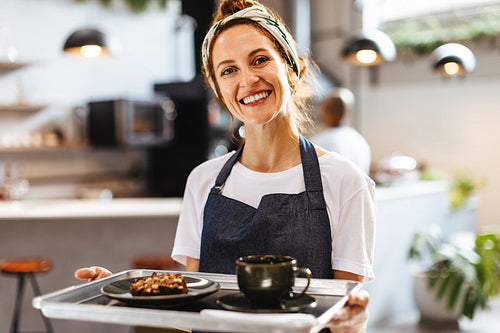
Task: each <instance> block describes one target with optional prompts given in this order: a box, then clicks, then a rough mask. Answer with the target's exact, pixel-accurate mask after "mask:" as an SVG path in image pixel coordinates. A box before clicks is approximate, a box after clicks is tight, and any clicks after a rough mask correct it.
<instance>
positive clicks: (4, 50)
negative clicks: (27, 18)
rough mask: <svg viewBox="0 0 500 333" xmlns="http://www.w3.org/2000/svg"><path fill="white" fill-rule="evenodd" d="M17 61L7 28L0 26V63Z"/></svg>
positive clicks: (15, 51)
mask: <svg viewBox="0 0 500 333" xmlns="http://www.w3.org/2000/svg"><path fill="white" fill-rule="evenodd" d="M16 60H17V48H16V46H15V45H14V43H13V42H12V39H11V36H10V31H9V27H8V26H7V25H2V26H0V61H5V62H15V61H16Z"/></svg>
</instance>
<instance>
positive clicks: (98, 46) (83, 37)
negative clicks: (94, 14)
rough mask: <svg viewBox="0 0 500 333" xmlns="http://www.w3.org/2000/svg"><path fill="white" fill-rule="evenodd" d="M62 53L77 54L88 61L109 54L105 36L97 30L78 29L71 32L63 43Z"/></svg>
mask: <svg viewBox="0 0 500 333" xmlns="http://www.w3.org/2000/svg"><path fill="white" fill-rule="evenodd" d="M64 52H68V53H73V54H78V55H80V56H83V57H85V58H89V59H91V58H97V57H99V56H103V55H109V53H110V52H109V49H108V46H107V43H106V36H105V35H104V33H102V32H101V31H99V30H97V29H80V30H77V31H75V32H73V33H72V34H71V35H70V36H69V37H68V38H67V39H66V42H65V43H64Z"/></svg>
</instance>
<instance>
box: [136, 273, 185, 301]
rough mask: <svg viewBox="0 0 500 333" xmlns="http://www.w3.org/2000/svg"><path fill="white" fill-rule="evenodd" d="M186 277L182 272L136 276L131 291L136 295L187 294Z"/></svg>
mask: <svg viewBox="0 0 500 333" xmlns="http://www.w3.org/2000/svg"><path fill="white" fill-rule="evenodd" d="M188 291H189V290H188V287H187V284H186V279H185V278H184V276H182V274H181V273H165V274H157V273H156V272H155V273H153V274H152V275H150V276H145V277H142V278H136V279H135V280H134V282H133V283H132V284H131V285H130V293H131V294H132V295H134V296H155V295H174V294H186V293H187V292H188Z"/></svg>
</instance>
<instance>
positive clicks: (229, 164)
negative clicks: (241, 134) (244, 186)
mask: <svg viewBox="0 0 500 333" xmlns="http://www.w3.org/2000/svg"><path fill="white" fill-rule="evenodd" d="M243 146H244V144H243V145H241V147H240V148H239V149H238V150H237V151H236V153H234V154H233V156H231V157H230V158H229V159H228V160H227V161H226V163H225V164H224V166H223V167H222V169H221V170H220V172H219V175H218V176H217V179H216V180H215V185H214V188H216V189H218V190H219V192H221V191H222V188H223V187H224V183H225V182H226V179H227V177H228V176H229V173H231V169H232V168H233V166H234V164H235V163H236V161H238V160H239V159H240V156H241V152H242V151H243Z"/></svg>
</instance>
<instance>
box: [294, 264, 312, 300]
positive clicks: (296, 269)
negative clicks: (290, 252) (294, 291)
mask: <svg viewBox="0 0 500 333" xmlns="http://www.w3.org/2000/svg"><path fill="white" fill-rule="evenodd" d="M300 273H303V274H304V275H305V276H306V277H307V285H306V286H305V288H304V289H303V290H302V291H301V292H300V294H298V295H297V296H293V297H300V296H302V295H304V294H305V293H306V291H307V289H309V284H310V283H311V270H310V269H309V268H303V267H294V268H293V274H294V275H295V276H297V275H299V274H300Z"/></svg>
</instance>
